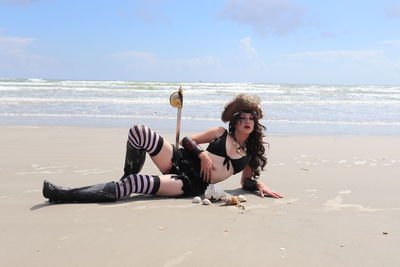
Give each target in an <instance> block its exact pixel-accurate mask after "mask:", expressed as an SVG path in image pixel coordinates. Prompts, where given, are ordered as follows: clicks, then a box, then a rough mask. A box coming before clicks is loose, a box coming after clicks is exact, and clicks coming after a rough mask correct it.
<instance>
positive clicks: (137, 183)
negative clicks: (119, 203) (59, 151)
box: [43, 174, 183, 203]
mask: <svg viewBox="0 0 400 267" xmlns="http://www.w3.org/2000/svg"><path fill="white" fill-rule="evenodd" d="M173 176H174V175H171V174H168V175H161V176H156V175H142V174H131V175H128V176H126V177H124V178H122V179H121V180H120V181H118V182H109V183H104V184H96V185H90V186H85V187H78V188H67V187H61V186H57V185H55V184H52V183H50V182H49V181H44V183H43V196H44V197H45V198H47V199H49V202H55V203H71V202H77V203H83V202H109V201H116V200H118V199H122V198H125V197H129V196H130V195H131V194H132V193H140V194H150V195H156V196H179V195H181V194H183V191H182V185H183V183H182V181H181V180H178V179H174V178H172V177H173Z"/></svg>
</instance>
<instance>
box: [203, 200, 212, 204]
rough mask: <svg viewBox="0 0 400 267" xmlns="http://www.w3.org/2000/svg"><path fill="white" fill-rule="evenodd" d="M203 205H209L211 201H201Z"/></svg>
mask: <svg viewBox="0 0 400 267" xmlns="http://www.w3.org/2000/svg"><path fill="white" fill-rule="evenodd" d="M203 205H211V201H210V200H209V199H207V198H205V199H203Z"/></svg>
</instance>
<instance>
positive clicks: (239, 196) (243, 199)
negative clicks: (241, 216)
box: [238, 195, 247, 202]
mask: <svg viewBox="0 0 400 267" xmlns="http://www.w3.org/2000/svg"><path fill="white" fill-rule="evenodd" d="M238 199H239V201H240V202H246V201H247V199H246V197H245V196H243V195H238Z"/></svg>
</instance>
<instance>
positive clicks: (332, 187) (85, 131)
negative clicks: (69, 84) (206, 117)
mask: <svg viewBox="0 0 400 267" xmlns="http://www.w3.org/2000/svg"><path fill="white" fill-rule="evenodd" d="M0 128H1V131H0V142H1V150H0V154H1V163H0V177H1V178H0V188H1V191H0V208H1V214H2V215H1V220H0V231H1V239H0V265H1V266H27V265H29V266H54V265H58V266H95V265H99V266H397V265H399V264H400V256H399V254H397V249H398V248H399V247H400V228H399V227H398V223H399V221H400V198H399V193H398V192H399V189H400V184H399V177H400V138H399V137H398V136H322V135H320V136H306V135H288V136H286V135H273V136H268V138H267V139H268V142H269V143H270V145H271V148H270V151H269V154H268V158H269V164H268V165H267V168H266V170H265V171H264V172H263V173H262V177H261V179H262V180H263V181H264V182H265V183H266V184H267V185H268V186H269V187H270V188H271V189H273V190H275V191H277V192H280V193H282V194H283V195H284V196H285V198H283V199H280V200H277V199H272V198H260V197H258V196H257V195H254V194H251V193H247V192H245V191H243V190H241V189H240V187H239V181H240V175H235V176H233V177H231V178H230V179H228V180H227V181H224V182H223V183H221V184H220V186H222V187H223V188H224V189H225V190H226V191H228V192H230V193H232V194H245V195H246V197H247V200H248V201H247V202H246V203H244V204H245V208H246V209H245V210H241V209H238V208H236V207H233V206H228V207H227V206H224V205H222V203H214V204H213V205H211V206H204V205H200V204H193V203H192V199H191V198H183V199H175V198H154V197H147V196H140V195H132V196H131V197H130V198H129V199H128V200H124V201H120V202H116V203H106V204H104V203H98V204H97V203H94V204H62V205H52V204H49V203H48V202H47V201H46V199H44V198H43V196H42V193H41V189H42V182H43V180H44V179H48V180H50V181H52V182H54V183H56V184H59V185H63V186H84V185H88V184H94V183H102V182H108V181H111V180H115V179H118V178H119V177H120V176H121V174H122V171H121V170H122V167H123V166H122V165H123V159H124V156H125V151H124V150H125V142H126V136H127V129H103V128H77V127H75V128H73V127H0ZM185 134H187V133H182V134H181V136H184V135H185ZM163 136H164V137H165V138H166V139H167V140H168V141H170V142H173V141H174V139H175V138H174V135H173V134H166V135H165V134H163ZM142 173H143V174H158V173H159V172H158V170H157V168H156V167H155V166H154V165H153V163H152V162H151V160H149V159H148V160H147V161H146V163H145V166H144V168H143V170H142Z"/></svg>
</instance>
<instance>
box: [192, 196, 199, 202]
mask: <svg viewBox="0 0 400 267" xmlns="http://www.w3.org/2000/svg"><path fill="white" fill-rule="evenodd" d="M192 202H193V203H201V198H200V197H194V198H193V200H192Z"/></svg>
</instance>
